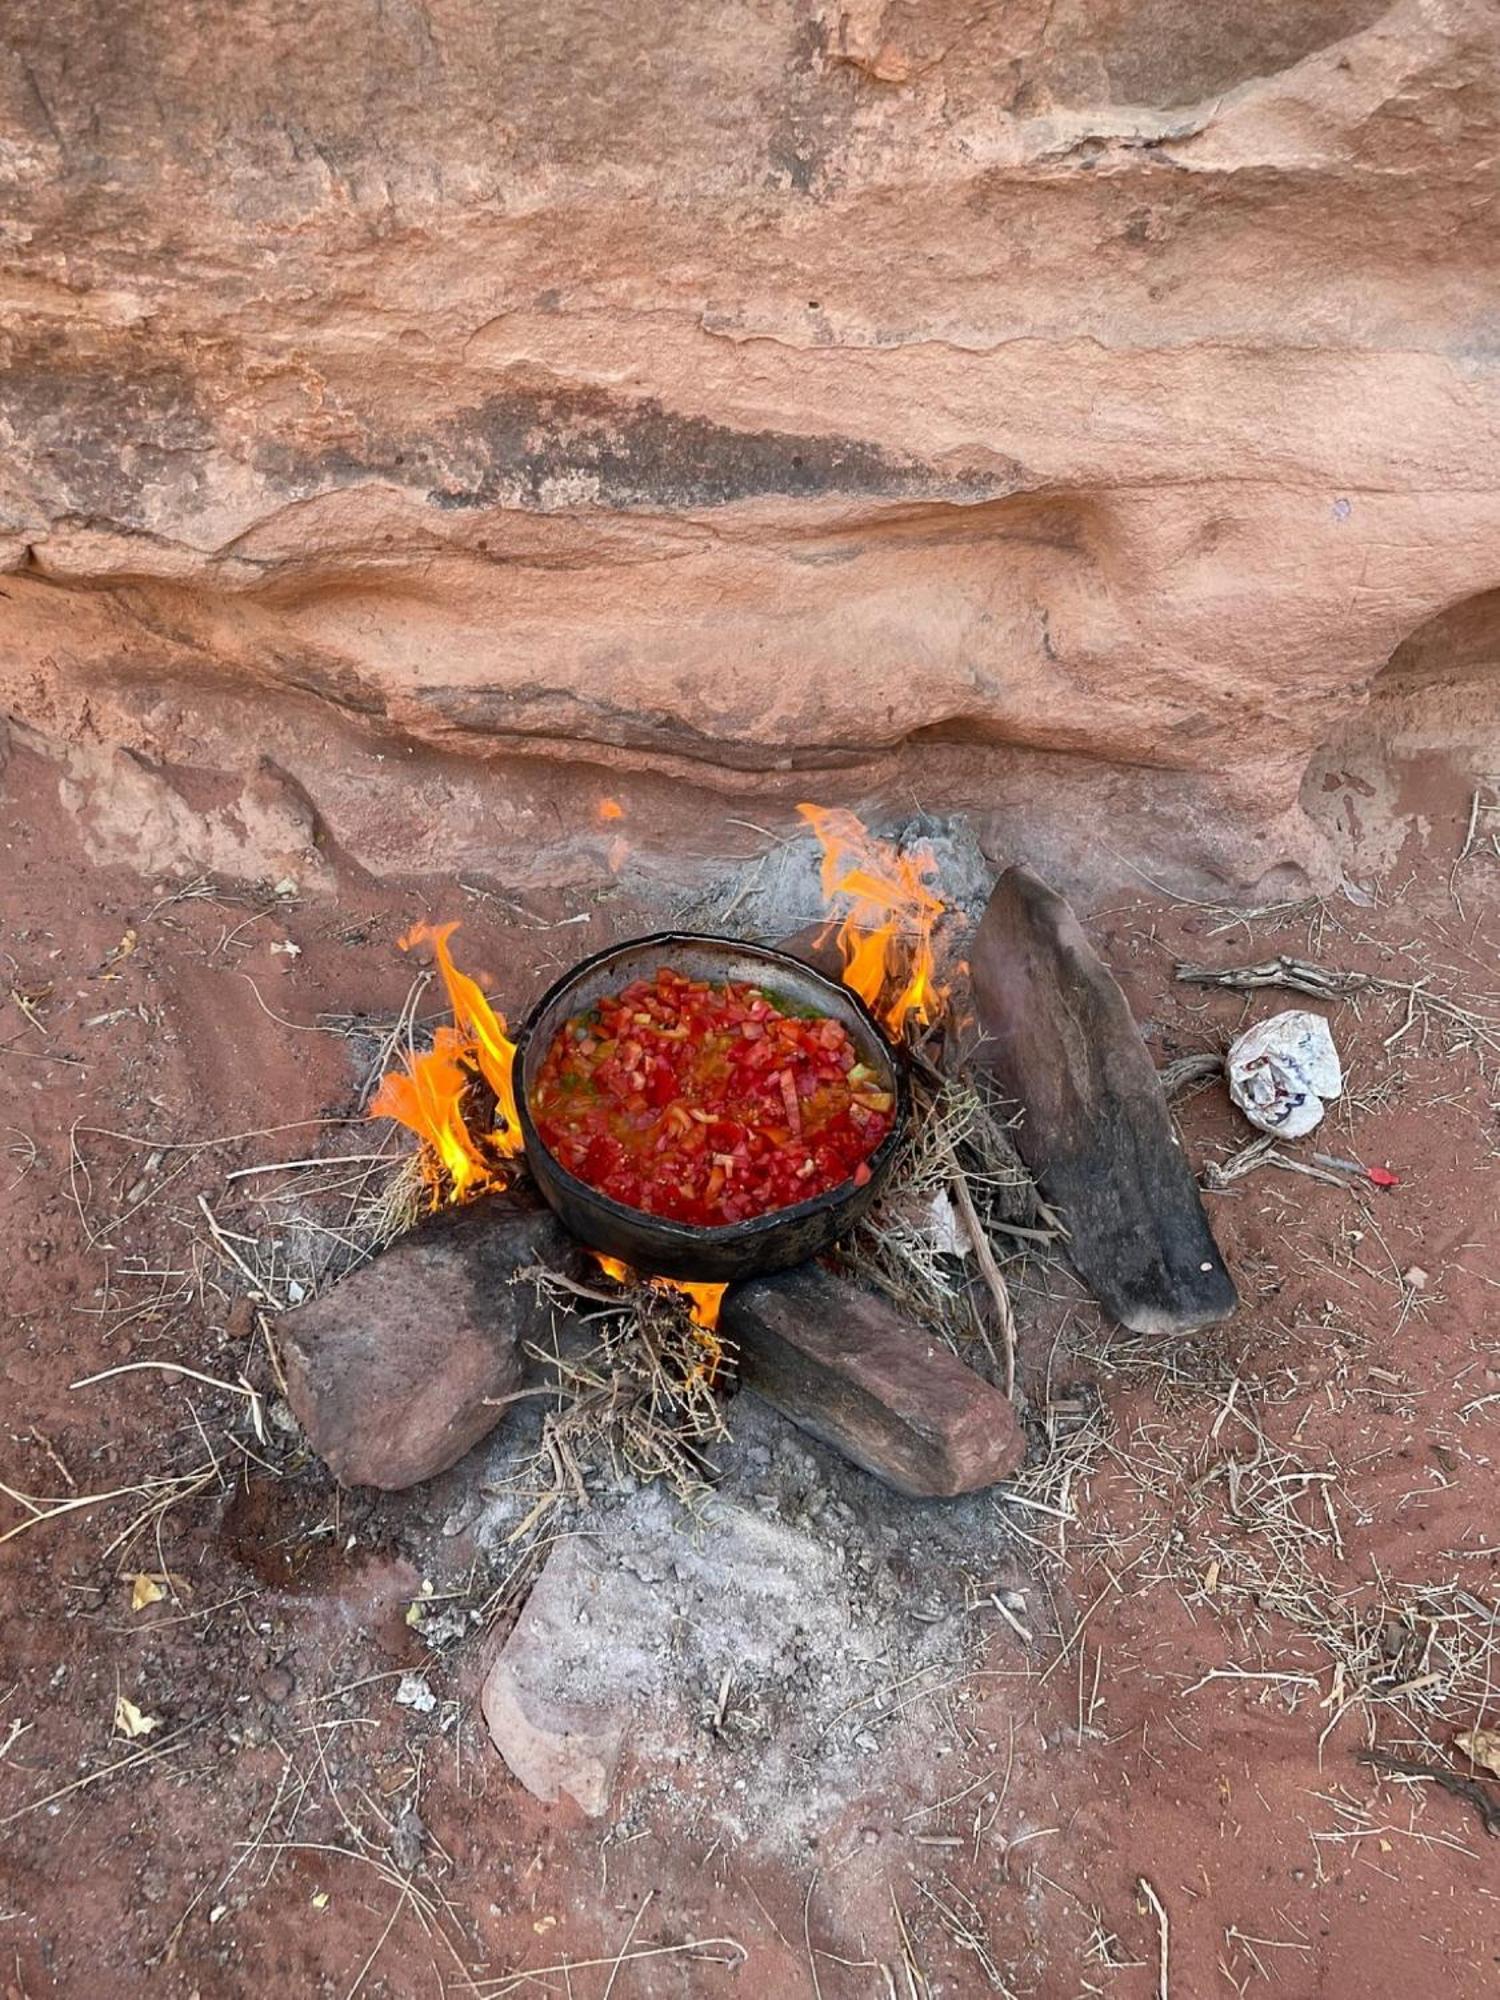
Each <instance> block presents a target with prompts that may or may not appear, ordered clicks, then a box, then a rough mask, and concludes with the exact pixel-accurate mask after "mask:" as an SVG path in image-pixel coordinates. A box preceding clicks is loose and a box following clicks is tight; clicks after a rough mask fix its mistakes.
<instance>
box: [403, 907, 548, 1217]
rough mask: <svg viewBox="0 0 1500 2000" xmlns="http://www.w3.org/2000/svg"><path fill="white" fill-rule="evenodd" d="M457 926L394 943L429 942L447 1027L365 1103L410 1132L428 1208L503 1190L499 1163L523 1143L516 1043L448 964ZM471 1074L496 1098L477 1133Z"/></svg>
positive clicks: (420, 927) (473, 986)
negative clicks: (486, 1125)
mask: <svg viewBox="0 0 1500 2000" xmlns="http://www.w3.org/2000/svg"><path fill="white" fill-rule="evenodd" d="M457 929H458V925H457V924H456V923H451V924H442V925H439V926H437V927H436V928H434V927H433V926H431V925H428V924H415V925H413V927H412V929H411V930H409V931H408V932H407V934H406V936H405V937H404V938H401V939H400V940H399V942H400V945H401V949H402V950H403V951H410V950H411V949H412V948H413V947H414V946H416V945H419V944H430V945H431V946H432V948H433V951H434V953H435V955H436V957H437V963H438V971H439V972H440V973H441V974H442V978H443V984H444V986H445V987H446V988H447V992H448V1003H449V1005H450V1006H451V1007H452V1009H453V1026H452V1027H451V1028H450V1027H442V1028H439V1029H438V1031H437V1033H436V1035H434V1037H433V1042H432V1048H431V1049H430V1050H429V1051H427V1052H425V1053H424V1054H421V1055H412V1056H409V1057H407V1058H406V1062H405V1067H404V1068H402V1069H396V1070H389V1071H387V1073H386V1075H385V1076H383V1077H382V1078H381V1081H380V1088H379V1089H378V1090H377V1091H376V1093H375V1097H374V1101H373V1102H372V1103H371V1106H370V1116H371V1117H372V1118H394V1119H395V1120H396V1121H397V1122H398V1123H399V1124H402V1125H405V1126H406V1127H407V1129H408V1130H409V1131H411V1132H415V1133H416V1135H417V1138H418V1139H419V1140H420V1141H421V1145H422V1170H423V1177H424V1179H425V1180H426V1182H427V1185H428V1187H429V1189H430V1190H431V1192H432V1197H433V1204H434V1206H438V1205H440V1204H441V1203H442V1202H443V1201H444V1200H445V1199H446V1200H447V1201H450V1202H459V1201H468V1200H469V1199H470V1198H471V1197H472V1196H474V1195H476V1194H484V1193H485V1192H487V1191H488V1190H489V1189H492V1188H501V1187H504V1185H505V1175H504V1173H503V1172H502V1171H501V1168H500V1166H499V1162H500V1160H502V1159H505V1158H508V1157H512V1156H514V1155H515V1154H517V1153H519V1152H520V1151H521V1144H522V1142H521V1121H520V1118H519V1116H518V1114H517V1111H516V1096H515V1083H514V1076H513V1071H514V1066H515V1054H516V1046H515V1043H514V1042H512V1041H511V1040H510V1038H509V1037H508V1036H507V1034H506V1032H505V1021H504V1018H503V1016H501V1015H499V1014H497V1013H496V1012H495V1010H494V1009H493V1007H491V1005H490V1003H489V1001H488V1000H487V999H486V998H485V996H484V993H483V992H482V990H481V989H480V987H479V986H478V985H477V983H476V982H475V981H474V980H472V979H471V978H470V977H469V975H468V974H467V973H466V972H460V971H459V969H458V967H457V966H456V965H455V964H454V963H453V957H452V954H451V952H450V951H449V949H448V940H449V938H450V937H452V935H453V933H454V932H455V931H456V930H457ZM476 1078H482V1079H483V1080H484V1082H485V1083H487V1084H488V1085H489V1087H490V1090H491V1091H492V1092H493V1094H494V1099H495V1117H494V1124H493V1128H492V1129H491V1130H488V1131H485V1132H482V1133H478V1134H476V1133H475V1132H474V1131H473V1130H472V1129H471V1128H470V1125H469V1122H468V1117H467V1106H468V1102H469V1099H470V1096H471V1093H472V1091H473V1087H474V1083H475V1079H476Z"/></svg>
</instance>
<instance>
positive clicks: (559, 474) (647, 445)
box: [261, 386, 1015, 511]
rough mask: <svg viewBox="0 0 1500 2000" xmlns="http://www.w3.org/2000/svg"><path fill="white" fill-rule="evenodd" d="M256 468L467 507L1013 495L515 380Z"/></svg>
mask: <svg viewBox="0 0 1500 2000" xmlns="http://www.w3.org/2000/svg"><path fill="white" fill-rule="evenodd" d="M261 464H262V469H263V470H265V471H267V472H270V473H272V474H273V476H275V477H277V478H278V479H280V480H282V481H284V482H285V483H287V484H288V485H291V486H294V487H296V488H297V489H298V490H300V491H307V490H309V489H310V488H316V487H317V486H319V485H326V484H329V483H332V484H334V485H349V484H354V483H357V482H358V481H359V480H361V479H365V478H379V479H383V480H387V481H393V482H395V483H397V484H400V485H403V486H408V487H411V486H415V487H418V488H419V489H420V490H421V492H422V494H423V497H424V498H425V499H426V500H428V501H429V502H430V503H431V504H433V505H435V506H438V507H441V508H444V509H448V510H462V509H466V508H480V507H497V506H500V507H504V506H509V507H518V508H525V509H530V510H539V511H550V510H553V509H561V508H566V507H568V506H578V505H582V506H596V507H605V508H611V509H618V510H620V511H628V510H631V509H637V508H649V509H658V508H669V507H670V508H693V507H723V506H728V505H731V504H733V503H734V502H736V501H743V500H756V499H766V498H789V499H808V498H818V497H822V496H826V495H855V496H866V497H875V498H893V499H900V498H906V497H916V498H926V497H934V498H935V497H953V498H955V499H973V500H985V499H991V498H995V497H997V496H1000V495H1004V494H1006V493H1009V492H1011V491H1013V490H1014V484H1015V482H1014V481H1013V479H1011V478H1010V477H1009V476H1008V475H1007V472H1006V471H1005V470H1002V469H999V468H997V467H996V466H995V465H994V464H993V463H991V464H989V465H987V466H985V467H983V468H963V467H959V468H956V469H951V470H950V469H947V468H939V467H936V466H933V465H931V464H928V463H927V462H925V461H923V460H922V459H919V458H913V457H908V456H905V455H902V454H899V453H894V452H889V451H886V450H884V449H882V448H881V447H880V446H878V445H875V444H871V443H869V442H868V441H867V440H865V439H862V438H853V437H839V436H824V437H820V436H816V435H810V434H806V433H799V432H795V431H776V430H758V431H750V430H740V429H738V428H736V427H735V426H734V425H731V424H720V423H714V422H712V421H710V420H709V419H707V418H704V417H695V416H685V415H682V414H680V413H678V412H675V411H673V410H671V409H669V408H668V407H667V406H666V405H665V404H664V403H662V402H661V401H660V400H659V399H657V398H655V397H646V398H642V399H640V400H637V401H631V400H627V399H624V398H619V397H615V396H611V395H608V394H606V393H605V392H603V391H601V390H597V389H590V388H568V389H554V388H546V389H542V388H535V387H530V386H518V387H515V388H511V389H507V390H505V391H504V392H502V393H500V394H497V395H494V396H491V397H489V398H487V399H486V400H485V401H484V402H483V403H480V404H479V405H477V406H476V407H475V408H473V409H471V410H469V411H466V412H463V413H461V414H460V415H458V416H456V417H454V418H451V419H449V420H448V421H447V422H446V423H444V424H443V425H442V426H441V427H440V428H438V429H437V430H436V431H434V432H431V433H429V434H428V435H426V436H425V437H423V438H420V439H406V438H401V437H396V436H392V437H389V438H387V439H385V440H383V441H378V442H377V441H374V440H372V441H371V442H370V443H368V444H367V445H365V446H363V447H360V448H354V447H350V446H347V445H341V446H340V447H338V449H337V450H335V451H331V452H327V453H324V454H321V455H319V456H317V457H312V458H306V457H302V456H301V455H299V454H294V453H290V452H288V450H287V448H286V447H285V446H284V445H276V446H270V447H267V448H265V450H264V451H263V453H262V458H261Z"/></svg>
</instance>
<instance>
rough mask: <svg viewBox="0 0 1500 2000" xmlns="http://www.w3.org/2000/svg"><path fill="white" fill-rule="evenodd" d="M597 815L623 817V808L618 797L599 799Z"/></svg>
mask: <svg viewBox="0 0 1500 2000" xmlns="http://www.w3.org/2000/svg"><path fill="white" fill-rule="evenodd" d="M599 817H600V819H623V818H624V817H625V808H624V806H622V805H621V804H620V801H619V800H618V799H601V800H600V801H599Z"/></svg>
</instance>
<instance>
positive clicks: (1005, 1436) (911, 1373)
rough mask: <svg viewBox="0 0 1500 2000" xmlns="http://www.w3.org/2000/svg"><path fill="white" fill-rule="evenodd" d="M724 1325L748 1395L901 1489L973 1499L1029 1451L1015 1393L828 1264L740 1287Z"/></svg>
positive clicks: (726, 1307)
mask: <svg viewBox="0 0 1500 2000" xmlns="http://www.w3.org/2000/svg"><path fill="white" fill-rule="evenodd" d="M720 1325H721V1327H722V1329H723V1331H724V1332H725V1334H726V1335H727V1336H728V1337H729V1339H731V1340H732V1341H733V1342H734V1343H735V1345H736V1347H737V1348H738V1350H739V1363H740V1377H741V1380H742V1381H743V1382H744V1384H745V1385H746V1387H748V1388H750V1389H753V1390H755V1392H756V1393H757V1394H758V1395H760V1396H762V1397H764V1398H765V1400H766V1401H767V1402H768V1403H771V1404H773V1405H774V1406H775V1408H777V1409H778V1410H780V1411H781V1413H782V1415H783V1416H785V1417H789V1418H790V1419H791V1421H792V1422H793V1423H794V1424H796V1425H798V1426H799V1428H801V1429H802V1430H804V1431H806V1432H807V1433H808V1434H809V1435H810V1436H812V1437H815V1438H817V1439H818V1440H819V1442H820V1443H822V1444H826V1445H829V1446H831V1447H832V1449H833V1450H835V1451H838V1452H842V1453H843V1455H844V1457H845V1458H849V1459H852V1460H853V1461H854V1463H855V1464H856V1465H860V1466H863V1467H864V1469H865V1471H866V1472H871V1473H874V1474H875V1476H876V1477H877V1478H878V1479H883V1480H884V1481H885V1482H886V1483H887V1484H888V1485H890V1486H893V1487H894V1488H895V1489H896V1491H897V1492H898V1493H905V1494H907V1495H909V1496H911V1497H913V1498H918V1499H936V1498H947V1497H951V1496H953V1495H954V1494H958V1493H971V1492H974V1491H976V1490H977V1489H978V1488H980V1487H984V1486H993V1485H994V1484H995V1483H996V1482H997V1481H998V1480H1001V1479H1005V1478H1007V1477H1008V1476H1009V1474H1011V1473H1012V1472H1014V1471H1015V1469H1016V1467H1017V1466H1018V1465H1019V1464H1020V1463H1021V1461H1022V1459H1023V1458H1024V1457H1025V1455H1026V1445H1025V1439H1024V1438H1023V1436H1022V1434H1021V1428H1020V1425H1019V1424H1018V1422H1017V1421H1016V1414H1015V1411H1014V1410H1013V1408H1012V1407H1011V1404H1010V1401H1009V1399H1008V1398H1007V1397H1005V1396H1003V1395H1001V1393H1000V1391H999V1390H998V1389H994V1388H992V1387H991V1386H990V1384H989V1383H988V1382H986V1381H984V1380H983V1379H982V1378H981V1377H980V1376H978V1375H976V1374H975V1373H974V1371H973V1370H972V1369H971V1368H966V1367H965V1366H964V1364H963V1363H962V1362H961V1361H960V1360H959V1359H958V1357H957V1356H956V1355H955V1354H953V1353H952V1351H951V1350H950V1349H949V1348H946V1347H944V1346H942V1345H941V1344H940V1343H938V1342H937V1341H935V1340H933V1339H932V1338H931V1337H930V1336H929V1335H927V1334H925V1333H924V1332H922V1330H921V1329H920V1328H919V1327H917V1326H914V1325H913V1324H912V1323H911V1322H910V1321H909V1320H907V1319H905V1318H903V1317H902V1315H901V1314H900V1313H898V1312H897V1311H896V1309H895V1308H894V1306H891V1305H888V1304H887V1303H886V1302H885V1301H884V1300H883V1299H879V1298H877V1297H875V1295H874V1294H873V1293H871V1292H866V1291H862V1290H860V1289H859V1288H858V1287H857V1286H855V1285H851V1284H849V1283H848V1282H847V1280H845V1279H842V1278H838V1277H835V1276H834V1274H833V1273H832V1272H830V1271H825V1270H824V1269H822V1268H821V1266H818V1265H815V1264H804V1265H802V1266H800V1267H799V1268H798V1269H797V1270H794V1271H782V1272H778V1273H776V1274H775V1275H774V1276H771V1277H767V1278H756V1279H752V1280H751V1281H750V1282H749V1283H747V1284H742V1285H735V1286H732V1287H731V1288H730V1290H729V1291H728V1292H727V1293H726V1294H725V1298H724V1303H723V1307H722V1311H721V1317H720Z"/></svg>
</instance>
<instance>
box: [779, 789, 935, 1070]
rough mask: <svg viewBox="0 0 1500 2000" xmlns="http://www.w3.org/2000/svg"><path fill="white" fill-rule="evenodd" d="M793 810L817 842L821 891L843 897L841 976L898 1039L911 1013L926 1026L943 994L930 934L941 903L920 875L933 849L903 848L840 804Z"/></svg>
mask: <svg viewBox="0 0 1500 2000" xmlns="http://www.w3.org/2000/svg"><path fill="white" fill-rule="evenodd" d="M797 810H798V812H800V813H801V815H802V817H803V818H804V819H805V820H806V821H807V823H808V825H809V826H810V827H811V828H812V830H813V832H814V833H815V834H816V835H817V837H818V840H819V842H820V843H821V845H822V848H823V871H822V883H823V894H824V895H825V896H826V897H827V898H828V899H829V900H830V901H832V899H833V898H834V897H835V896H843V897H847V898H848V899H849V909H848V911H847V913H846V914H845V916H844V918H843V920H842V922H841V923H840V924H839V927H838V931H837V933H836V935H837V938H838V944H839V949H840V951H841V952H842V953H843V956H844V973H843V978H844V984H845V985H846V986H847V987H849V988H850V989H851V990H852V991H853V992H855V993H857V994H858V995H859V997H860V998H861V1000H863V1001H864V1003H865V1005H866V1006H867V1007H869V1008H870V1009H871V1010H872V1011H873V1012H874V1013H875V1014H876V1015H878V1016H879V1018H880V1019H881V1020H882V1021H883V1022H884V1023H885V1025H886V1027H887V1028H888V1029H889V1030H890V1032H891V1033H892V1035H894V1036H896V1037H897V1038H898V1039H899V1038H900V1036H901V1034H902V1033H903V1031H904V1029H905V1027H906V1024H907V1022H908V1021H909V1020H910V1021H915V1022H917V1023H918V1025H919V1026H921V1027H927V1026H929V1025H930V1024H931V1022H932V1021H933V1020H934V1019H935V1018H936V1016H937V1014H938V1013H939V1012H940V1011H941V1008H942V1003H943V1000H944V998H945V995H944V993H943V991H942V989H941V988H940V987H938V986H937V985H936V984H935V973H936V959H935V957H934V954H933V945H932V934H933V931H934V929H935V928H936V925H937V922H938V919H939V918H940V917H941V916H942V915H943V912H944V910H945V908H946V905H945V904H944V903H943V901H942V899H941V897H939V896H937V895H936V894H934V892H933V891H932V890H931V889H930V888H929V887H928V886H927V883H926V881H925V880H924V877H927V876H930V875H931V874H932V873H933V871H934V869H935V866H936V864H935V863H934V861H933V859H932V856H931V855H930V854H917V855H908V854H903V853H901V852H900V850H899V849H897V848H894V847H892V846H890V845H889V843H888V842H886V841H883V840H877V839H876V838H875V836H874V835H873V834H872V833H871V832H870V831H869V829H868V828H867V827H866V826H865V825H864V824H863V822H862V821H861V820H859V819H858V818H857V817H856V816H855V815H854V814H853V813H852V812H848V811H845V810H844V809H842V808H838V807H835V808H832V809H830V808H826V807H823V806H811V805H801V806H798V808H797Z"/></svg>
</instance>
